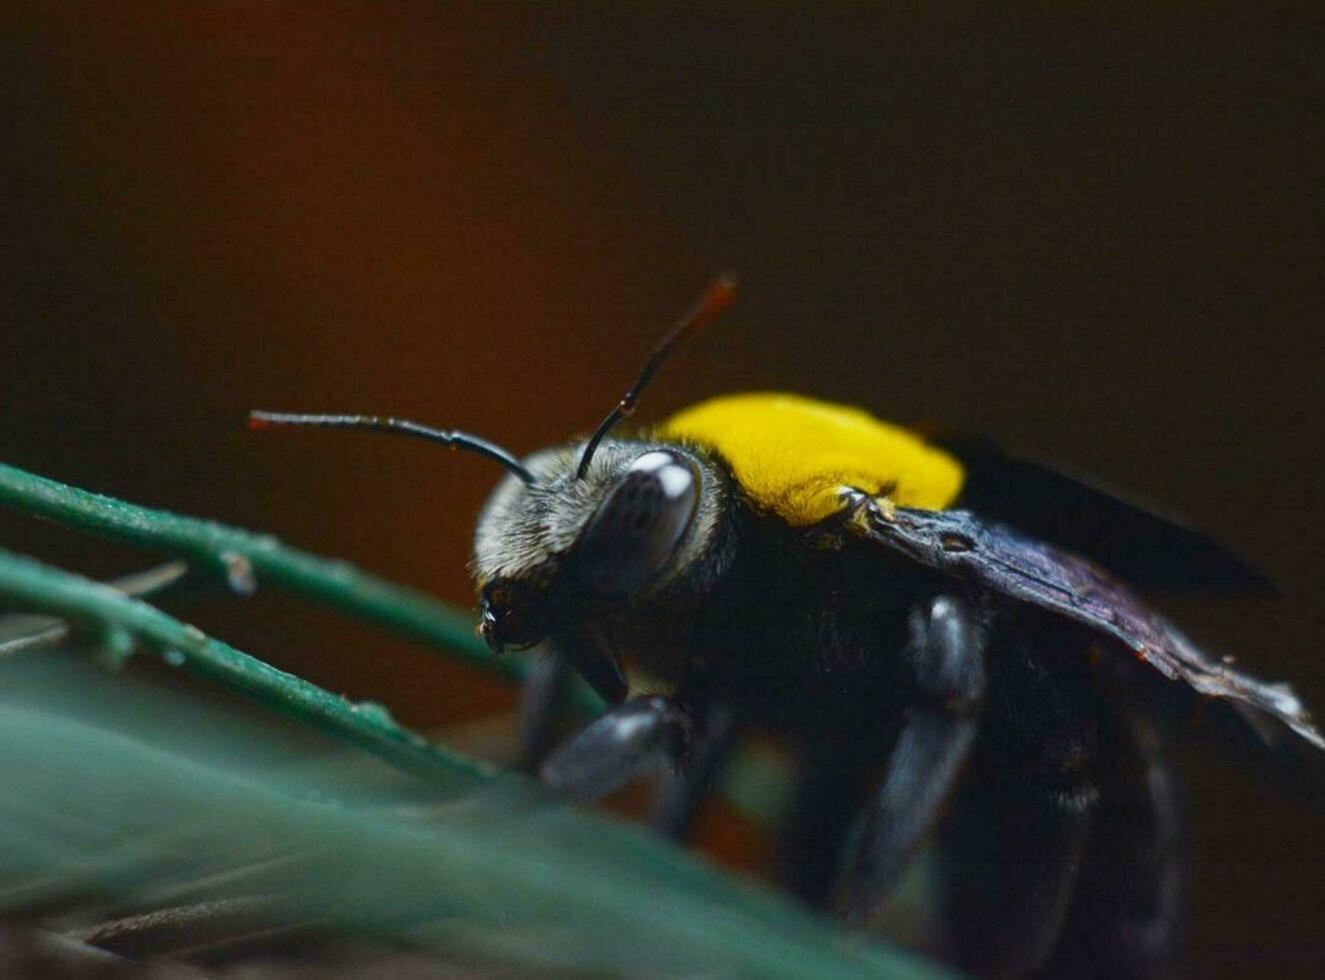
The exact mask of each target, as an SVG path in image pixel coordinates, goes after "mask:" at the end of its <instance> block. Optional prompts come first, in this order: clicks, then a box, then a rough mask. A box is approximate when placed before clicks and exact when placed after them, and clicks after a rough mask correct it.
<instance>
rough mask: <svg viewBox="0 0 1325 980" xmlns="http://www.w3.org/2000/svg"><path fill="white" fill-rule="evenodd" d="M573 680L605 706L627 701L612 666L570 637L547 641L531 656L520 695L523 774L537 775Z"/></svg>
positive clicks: (621, 679) (622, 680) (615, 666)
mask: <svg viewBox="0 0 1325 980" xmlns="http://www.w3.org/2000/svg"><path fill="white" fill-rule="evenodd" d="M576 674H578V675H579V676H580V678H581V679H582V680H583V681H584V682H585V683H586V684H588V685H589V687H591V688H592V689H593V690H594V692H595V693H596V694H597V695H598V696H599V697H600V698H602V699H603V701H605V702H606V703H607V704H609V705H615V704H621V702H623V701H624V700H625V699H626V679H625V677H623V676H622V674H621V668H620V666H619V665H618V664H617V663H616V661H615V660H610V659H608V658H606V657H603V656H601V655H598V654H597V653H595V652H594V651H593V650H591V649H590V648H589V647H588V646H586V645H585V644H584V643H583V642H582V641H580V640H579V639H577V638H576V637H574V636H561V637H557V638H555V639H552V640H549V641H548V642H547V643H546V644H545V645H544V648H543V650H542V651H540V652H538V653H536V654H534V657H533V660H532V662H531V664H530V670H529V676H528V678H527V679H526V680H525V683H524V687H523V688H522V690H521V694H520V761H519V766H518V768H519V769H520V770H521V771H523V772H537V771H538V768H539V766H540V765H542V763H543V760H544V759H545V758H547V754H548V752H550V751H551V750H552V746H553V744H554V743H555V742H556V738H557V728H558V722H560V721H561V720H562V718H564V717H565V715H566V708H567V702H568V700H569V697H570V688H571V684H572V683H574V680H575V677H574V675H576Z"/></svg>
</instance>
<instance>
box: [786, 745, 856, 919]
mask: <svg viewBox="0 0 1325 980" xmlns="http://www.w3.org/2000/svg"><path fill="white" fill-rule="evenodd" d="M865 761H866V760H862V759H860V757H859V754H858V753H857V752H856V751H854V747H853V746H852V745H851V744H849V742H848V740H846V739H839V740H832V741H829V740H827V739H825V740H821V741H820V742H819V743H818V744H816V745H815V746H814V748H813V749H812V751H810V752H809V753H808V754H807V756H806V757H805V759H804V760H803V762H802V764H801V775H800V779H799V781H798V782H797V785H796V792H795V795H794V797H793V799H792V803H791V812H790V814H789V816H788V819H787V821H786V825H785V826H784V828H783V830H782V834H781V836H780V839H779V841H778V849H777V854H778V868H777V871H778V877H779V878H780V879H781V881H782V883H783V885H784V886H785V887H786V889H787V890H788V891H789V892H791V893H792V894H793V895H795V896H796V897H797V898H799V899H800V900H801V901H803V902H805V903H806V904H808V905H810V906H811V907H812V908H824V907H826V906H827V905H828V904H829V901H830V900H831V898H832V895H833V885H834V884H835V882H836V879H837V872H838V869H839V868H840V867H841V844H842V841H843V840H844V839H846V837H847V835H848V833H849V831H850V829H851V822H852V819H853V818H854V815H855V814H856V812H857V811H858V808H859V806H860V802H861V795H862V793H863V791H864V774H865V772H866V767H865V764H864V763H865Z"/></svg>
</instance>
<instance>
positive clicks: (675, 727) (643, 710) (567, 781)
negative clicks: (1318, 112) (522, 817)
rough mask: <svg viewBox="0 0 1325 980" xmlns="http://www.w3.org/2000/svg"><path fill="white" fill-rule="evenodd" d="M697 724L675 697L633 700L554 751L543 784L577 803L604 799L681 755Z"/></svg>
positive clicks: (545, 764) (546, 768)
mask: <svg viewBox="0 0 1325 980" xmlns="http://www.w3.org/2000/svg"><path fill="white" fill-rule="evenodd" d="M694 725H695V721H694V719H693V717H692V716H691V714H690V712H689V711H688V710H687V709H686V707H685V706H684V705H683V704H682V703H681V702H680V701H678V700H677V699H675V698H669V697H663V696H661V695H649V696H646V697H638V698H631V699H630V700H629V701H627V702H625V703H624V704H622V705H620V706H618V707H616V708H613V709H612V710H611V711H609V712H608V713H607V714H605V715H603V716H602V717H601V718H599V719H598V720H597V721H595V722H593V723H592V724H591V725H589V727H588V728H586V729H584V731H582V732H580V733H579V734H578V735H576V736H575V737H574V738H572V739H571V740H570V741H569V742H567V743H566V744H565V745H562V746H561V747H560V748H558V749H557V750H556V751H554V752H553V753H552V755H550V756H549V757H548V759H547V761H546V762H544V763H543V768H542V777H543V781H544V782H546V783H547V784H548V785H550V786H553V787H555V788H556V789H559V790H561V791H562V792H564V793H566V794H567V795H569V796H572V797H574V798H575V799H578V800H585V801H589V800H597V799H600V798H601V797H604V796H606V795H608V794H609V793H612V792H614V791H615V790H617V789H619V788H620V787H621V786H623V785H624V784H625V783H626V781H627V780H629V779H630V778H631V777H633V776H636V775H638V774H640V773H642V772H645V771H647V770H649V769H651V768H654V767H656V766H657V765H658V764H659V763H660V762H662V761H663V760H665V759H671V758H676V757H678V756H679V755H681V754H682V753H683V752H684V750H685V746H686V744H687V742H688V740H689V738H690V733H691V731H692V730H693V729H694Z"/></svg>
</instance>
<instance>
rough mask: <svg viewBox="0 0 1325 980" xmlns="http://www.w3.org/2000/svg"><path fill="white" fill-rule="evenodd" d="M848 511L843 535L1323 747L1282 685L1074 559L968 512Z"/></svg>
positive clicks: (856, 500)
mask: <svg viewBox="0 0 1325 980" xmlns="http://www.w3.org/2000/svg"><path fill="white" fill-rule="evenodd" d="M849 513H850V520H849V526H850V527H851V528H852V530H853V531H854V532H855V533H857V534H860V535H862V536H864V537H866V538H868V539H869V540H871V541H874V542H877V543H878V544H881V545H883V546H885V547H887V548H890V549H892V550H893V551H897V552H900V553H901V554H903V555H906V556H907V557H909V558H911V559H913V560H915V561H917V562H920V563H921V564H922V565H926V566H928V567H930V568H933V569H936V570H938V571H940V572H943V573H945V574H948V575H951V576H953V577H955V578H961V579H966V580H968V581H972V582H976V583H978V584H979V585H981V586H983V587H985V588H987V589H990V590H992V591H994V592H997V593H1000V594H1002V595H1006V596H1010V597H1011V598H1013V599H1017V600H1020V601H1022V602H1025V603H1029V604H1030V605H1033V606H1038V607H1040V608H1041V609H1047V610H1049V611H1050V612H1055V613H1058V614H1060V615H1063V616H1066V617H1067V618H1069V619H1072V620H1075V621H1076V622H1078V623H1081V624H1082V625H1084V626H1087V627H1089V628H1091V629H1093V630H1097V631H1099V632H1101V633H1104V634H1107V635H1108V636H1111V637H1113V638H1114V639H1116V640H1118V641H1119V642H1120V643H1122V644H1123V645H1124V646H1125V647H1127V648H1128V649H1129V650H1131V651H1132V653H1133V654H1134V655H1135V656H1136V657H1137V658H1138V659H1139V660H1142V661H1144V662H1145V663H1147V664H1149V665H1150V666H1151V667H1153V668H1154V669H1155V670H1157V671H1159V672H1160V673H1161V674H1163V675H1164V676H1165V677H1168V678H1170V679H1175V680H1183V681H1186V682H1187V683H1188V684H1189V685H1191V687H1192V688H1194V689H1195V690H1197V691H1199V692H1200V693H1202V694H1205V695H1209V696H1211V697H1217V698H1226V699H1228V700H1229V701H1230V702H1232V703H1233V705H1234V707H1237V708H1239V709H1240V710H1241V711H1242V713H1243V714H1244V715H1246V716H1248V720H1250V721H1252V722H1253V724H1254V723H1256V722H1257V721H1260V720H1261V719H1260V718H1258V717H1256V716H1255V715H1252V714H1249V712H1248V710H1247V709H1255V711H1256V712H1259V713H1261V714H1262V715H1264V716H1269V717H1270V718H1274V719H1277V720H1278V721H1280V722H1282V723H1283V724H1284V725H1287V726H1288V727H1289V728H1291V729H1292V730H1293V731H1295V732H1297V734H1299V735H1301V736H1302V737H1303V738H1305V739H1306V740H1307V741H1309V742H1311V743H1312V744H1313V745H1315V746H1317V747H1318V748H1325V739H1323V738H1322V737H1321V734H1320V732H1318V731H1317V730H1316V727H1315V726H1314V725H1313V724H1312V722H1311V716H1310V715H1309V714H1308V713H1307V710H1306V708H1304V707H1303V705H1302V702H1301V701H1299V700H1298V698H1297V696H1296V695H1295V694H1294V693H1293V691H1292V689H1291V688H1290V687H1289V686H1288V685H1287V684H1267V683H1264V682H1262V681H1258V680H1256V679H1254V678H1252V677H1248V676H1247V675H1246V674H1243V673H1239V672H1238V671H1236V670H1233V669H1232V668H1230V667H1229V666H1228V665H1227V664H1225V663H1223V662H1222V661H1220V660H1218V659H1216V658H1213V657H1211V656H1209V655H1207V654H1205V653H1203V652H1202V651H1201V650H1200V649H1199V648H1198V647H1197V646H1196V645H1195V644H1194V643H1192V641H1191V640H1189V639H1187V637H1186V636H1184V635H1183V634H1182V633H1181V632H1180V631H1179V630H1178V628H1177V627H1175V626H1174V625H1173V624H1172V623H1170V622H1168V621H1167V620H1166V619H1164V618H1163V617H1162V616H1160V615H1159V614H1157V613H1156V612H1154V611H1153V610H1151V609H1149V608H1148V607H1147V606H1146V605H1145V604H1144V603H1142V602H1141V601H1140V600H1139V599H1137V598H1136V597H1135V596H1134V595H1132V594H1131V593H1130V592H1128V591H1127V590H1126V589H1125V588H1124V587H1123V586H1122V585H1121V584H1119V583H1118V582H1117V581H1115V580H1114V579H1112V578H1110V577H1109V576H1108V575H1107V574H1105V573H1104V572H1103V571H1101V570H1100V569H1098V568H1097V567H1095V566H1094V565H1092V564H1091V563H1090V562H1088V561H1086V560H1085V559H1083V558H1079V557H1077V556H1076V555H1073V554H1071V553H1069V552H1066V551H1060V550H1058V549H1057V548H1054V547H1051V546H1049V545H1046V544H1042V543H1040V542H1038V541H1034V540H1032V539H1030V538H1027V537H1024V536H1023V535H1021V534H1019V533H1018V532H1016V531H1014V530H1012V529H1011V528H1009V527H1006V526H1004V525H1001V524H996V523H990V522H986V521H983V520H981V519H980V518H978V517H976V516H975V515H973V514H971V513H969V512H967V511H960V510H949V511H924V510H909V509H906V508H897V509H896V510H893V511H891V512H889V511H886V510H884V509H883V508H881V507H880V506H878V505H877V504H875V502H874V501H873V500H871V499H870V498H868V497H865V496H864V495H852V497H851V510H850V511H849ZM1258 728H1260V726H1258ZM1262 730H1263V729H1262Z"/></svg>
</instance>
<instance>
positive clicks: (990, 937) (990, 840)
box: [944, 780, 1099, 977]
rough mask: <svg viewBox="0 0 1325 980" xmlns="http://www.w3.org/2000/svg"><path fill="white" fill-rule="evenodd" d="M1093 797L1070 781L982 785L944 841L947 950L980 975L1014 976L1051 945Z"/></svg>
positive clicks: (1088, 787) (1091, 789)
mask: <svg viewBox="0 0 1325 980" xmlns="http://www.w3.org/2000/svg"><path fill="white" fill-rule="evenodd" d="M1098 800H1099V793H1098V791H1097V789H1096V787H1095V786H1094V785H1093V784H1092V783H1091V782H1089V781H1088V780H1082V781H1080V782H1077V783H1075V784H1071V785H1059V786H1054V785H1039V786H1031V785H1026V786H1020V787H1009V786H1003V787H999V788H997V789H994V788H992V787H985V788H983V789H981V790H980V791H978V792H976V793H973V794H972V795H971V797H970V798H969V799H968V800H967V801H965V802H966V803H968V804H969V805H970V806H969V810H968V812H967V813H966V814H965V818H966V819H965V821H964V822H965V823H966V826H965V827H964V828H963V831H962V832H961V833H960V834H958V835H957V839H956V840H954V841H949V842H948V850H947V853H946V854H945V860H946V862H947V870H948V872H949V878H948V880H947V881H946V882H945V884H946V886H947V894H946V895H945V898H946V899H947V906H946V909H945V912H946V913H947V921H946V922H945V923H944V925H945V926H946V928H947V934H946V936H945V937H944V946H945V951H946V953H947V955H948V956H949V957H950V958H951V960H952V961H953V962H954V963H955V964H957V965H958V966H960V967H962V968H964V969H966V970H970V971H971V972H973V973H977V974H979V975H980V976H985V977H1021V976H1025V975H1027V974H1028V973H1030V972H1031V971H1032V970H1035V969H1036V968H1038V967H1039V966H1040V965H1041V964H1042V963H1043V962H1044V961H1045V960H1046V959H1047V958H1048V956H1049V954H1050V953H1051V952H1052V950H1053V948H1054V945H1055V942H1056V941H1057V939H1058V937H1059V934H1060V931H1061V929H1062V925H1063V921H1064V917H1065V915H1066V912H1067V909H1068V906H1069V904H1070V902H1071V900H1072V895H1073V890H1074V888H1075V885H1076V882H1077V877H1078V871H1079V868H1080V864H1081V858H1082V853H1083V851H1084V846H1085V843H1086V838H1087V834H1088V833H1089V830H1090V826H1091V818H1092V816H1093V814H1094V811H1095V809H1096V806H1097V804H1098Z"/></svg>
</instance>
